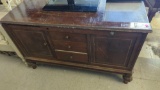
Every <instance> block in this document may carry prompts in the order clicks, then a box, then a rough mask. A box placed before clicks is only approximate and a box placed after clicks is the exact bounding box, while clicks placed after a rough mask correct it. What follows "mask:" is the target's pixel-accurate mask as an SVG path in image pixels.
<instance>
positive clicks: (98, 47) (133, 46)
mask: <svg viewBox="0 0 160 90" xmlns="http://www.w3.org/2000/svg"><path fill="white" fill-rule="evenodd" d="M99 2H100V3H99V4H100V5H99V7H98V10H97V12H94V13H87V12H58V11H54V12H53V11H43V10H42V8H43V7H44V5H45V4H46V3H47V2H46V1H45V0H31V1H30V0H24V2H22V3H21V4H20V5H19V6H18V7H16V8H15V9H13V10H12V11H11V12H9V13H8V14H7V15H6V16H5V17H4V18H3V19H2V20H1V24H2V26H3V27H4V29H5V31H6V32H7V33H8V34H9V36H10V37H11V39H12V40H13V41H14V43H15V44H16V46H17V47H18V49H19V50H20V51H21V53H22V54H23V56H24V58H25V60H26V62H27V63H28V64H32V66H33V67H34V68H35V66H36V63H42V64H43V63H46V64H54V65H62V66H70V67H74V68H81V69H87V70H96V71H103V72H113V73H118V74H122V75H123V80H124V83H128V82H129V81H131V80H132V70H133V67H134V65H135V63H136V60H137V58H138V55H139V52H140V50H141V47H142V45H143V43H144V41H145V38H146V36H147V34H148V33H149V32H151V31H152V30H151V27H150V24H149V23H148V22H147V20H148V19H147V16H145V14H146V13H144V12H145V7H144V5H143V4H142V2H139V3H138V2H136V3H134V2H132V3H134V4H133V5H137V7H136V12H135V10H133V9H128V10H126V11H123V12H120V10H119V9H118V8H117V7H116V8H114V7H112V6H113V5H110V6H109V7H108V8H110V9H108V10H106V0H100V1H99ZM37 3H38V4H37ZM119 4H121V3H119ZM122 5H126V4H122ZM122 5H121V6H122ZM113 8H114V9H115V10H113ZM117 9H118V10H117ZM143 10H144V11H143ZM117 11H118V12H117ZM133 13H134V14H133ZM125 14H127V17H120V16H122V15H125ZM140 14H142V15H140ZM119 15H120V16H119ZM137 15H138V16H137ZM143 15H144V16H143ZM137 17H141V18H137Z"/></svg>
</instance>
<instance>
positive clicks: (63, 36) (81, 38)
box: [49, 32, 87, 42]
mask: <svg viewBox="0 0 160 90" xmlns="http://www.w3.org/2000/svg"><path fill="white" fill-rule="evenodd" d="M49 34H50V37H51V39H52V40H65V41H74V42H86V41H87V39H86V35H84V34H77V33H61V32H49Z"/></svg>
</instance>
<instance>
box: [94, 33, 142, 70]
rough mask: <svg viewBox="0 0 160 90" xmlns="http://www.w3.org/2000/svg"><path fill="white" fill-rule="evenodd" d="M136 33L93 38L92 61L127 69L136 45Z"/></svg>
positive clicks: (109, 34) (112, 34) (110, 34)
mask: <svg viewBox="0 0 160 90" xmlns="http://www.w3.org/2000/svg"><path fill="white" fill-rule="evenodd" d="M137 37H139V36H138V34H137V33H122V32H110V33H109V32H108V34H107V33H106V35H96V36H93V44H94V46H95V47H94V49H93V50H94V56H95V57H94V59H93V60H94V61H93V63H96V64H99V65H106V66H112V67H118V68H126V69H127V68H129V66H127V65H128V63H129V62H130V57H131V54H132V50H133V48H134V45H135V43H136V39H137Z"/></svg>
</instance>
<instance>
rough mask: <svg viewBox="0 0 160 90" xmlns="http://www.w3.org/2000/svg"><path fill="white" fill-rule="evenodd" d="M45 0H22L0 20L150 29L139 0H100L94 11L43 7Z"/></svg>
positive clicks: (143, 30) (86, 26)
mask: <svg viewBox="0 0 160 90" xmlns="http://www.w3.org/2000/svg"><path fill="white" fill-rule="evenodd" d="M47 1H48V0H24V1H23V2H22V3H21V4H20V5H18V6H17V7H15V8H14V9H13V10H11V11H10V12H9V13H8V14H7V15H6V16H5V17H3V18H2V19H1V23H7V24H21V25H42V26H56V27H72V28H73V27H78V28H86V29H87V28H88V29H89V28H91V29H103V30H105V29H115V28H116V29H117V30H118V29H124V30H129V31H137V32H151V26H150V24H149V22H148V18H147V15H146V10H145V6H144V4H143V2H142V1H140V2H130V3H107V4H106V0H101V1H100V3H99V7H98V11H97V12H96V13H91V12H61V11H43V10H42V8H43V7H44V6H45V5H46V3H47Z"/></svg>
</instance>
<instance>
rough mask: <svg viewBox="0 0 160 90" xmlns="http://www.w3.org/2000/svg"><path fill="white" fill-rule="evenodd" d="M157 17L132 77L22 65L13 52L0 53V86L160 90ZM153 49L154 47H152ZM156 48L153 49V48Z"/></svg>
mask: <svg viewBox="0 0 160 90" xmlns="http://www.w3.org/2000/svg"><path fill="white" fill-rule="evenodd" d="M0 11H1V12H0V15H2V13H4V12H3V11H5V10H4V9H2V8H1V7H0ZM159 21H160V17H158V16H156V17H155V18H154V19H153V21H152V26H153V29H154V30H153V33H151V34H149V35H148V37H147V39H146V42H145V44H144V46H143V48H142V51H141V53H140V55H139V58H138V60H137V62H136V65H135V67H134V74H133V81H132V82H130V83H128V84H124V83H122V77H121V75H117V74H111V73H99V72H92V71H87V70H77V69H74V68H72V69H71V68H64V67H56V66H49V65H39V66H38V68H37V69H32V68H29V67H26V66H25V65H24V63H23V62H22V61H21V60H20V59H19V58H18V57H16V56H6V55H2V54H0V90H51V89H52V90H160V89H159V88H160V58H159V55H158V53H156V52H158V49H159V40H160V39H159V38H160V25H158V24H160V22H159ZM154 50H155V51H154ZM156 50H157V51H156Z"/></svg>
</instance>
